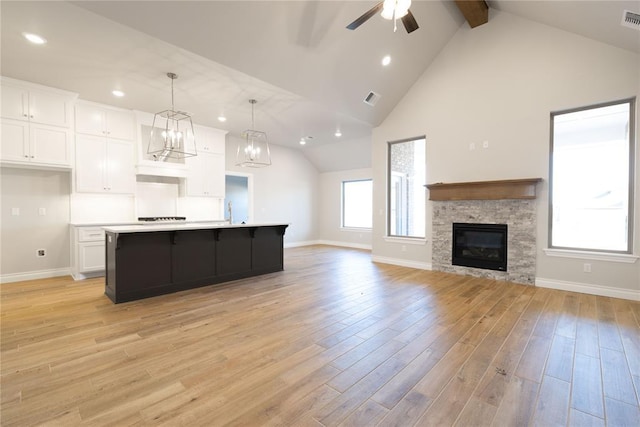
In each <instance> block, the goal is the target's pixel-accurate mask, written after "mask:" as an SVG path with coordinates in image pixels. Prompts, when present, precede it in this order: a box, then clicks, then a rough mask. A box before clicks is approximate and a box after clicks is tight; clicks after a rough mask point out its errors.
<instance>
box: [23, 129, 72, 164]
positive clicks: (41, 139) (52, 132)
mask: <svg viewBox="0 0 640 427" xmlns="http://www.w3.org/2000/svg"><path fill="white" fill-rule="evenodd" d="M29 140H30V144H29V147H30V149H29V151H30V153H31V154H30V157H31V161H32V162H34V163H42V164H48V165H61V166H71V144H70V141H71V138H70V137H69V131H68V130H67V129H64V128H60V127H57V126H46V125H40V124H31V127H30V131H29Z"/></svg>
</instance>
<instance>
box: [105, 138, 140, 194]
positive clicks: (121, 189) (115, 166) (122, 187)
mask: <svg viewBox="0 0 640 427" xmlns="http://www.w3.org/2000/svg"><path fill="white" fill-rule="evenodd" d="M105 176H106V188H107V191H109V192H110V193H125V194H133V193H135V192H136V172H135V166H134V162H133V144H132V143H130V142H125V141H116V140H108V141H107V166H106V174H105Z"/></svg>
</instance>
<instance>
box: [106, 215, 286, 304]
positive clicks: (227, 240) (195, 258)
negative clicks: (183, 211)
mask: <svg viewBox="0 0 640 427" xmlns="http://www.w3.org/2000/svg"><path fill="white" fill-rule="evenodd" d="M287 226H288V224H237V225H236V224H234V225H228V224H225V225H221V224H213V223H187V224H157V225H156V224H154V225H130V226H112V227H104V230H105V233H106V255H105V258H106V279H105V294H106V295H107V296H108V297H109V299H111V301H113V302H114V303H116V304H117V303H121V302H127V301H133V300H137V299H142V298H148V297H152V296H156V295H162V294H168V293H172V292H178V291H182V290H185V289H191V288H196V287H201V286H207V285H213V284H216V283H221V282H228V281H231V280H237V279H242V278H245V277H251V276H258V275H260V274H266V273H273V272H276V271H282V270H283V269H284V263H283V256H284V251H283V239H284V233H285V230H286V228H287Z"/></svg>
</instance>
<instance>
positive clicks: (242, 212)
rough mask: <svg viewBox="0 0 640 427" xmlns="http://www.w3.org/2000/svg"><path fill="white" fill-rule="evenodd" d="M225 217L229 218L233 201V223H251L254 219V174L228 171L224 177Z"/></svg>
mask: <svg viewBox="0 0 640 427" xmlns="http://www.w3.org/2000/svg"><path fill="white" fill-rule="evenodd" d="M224 183H225V185H224V187H225V198H224V217H225V219H229V203H231V212H232V223H233V224H242V223H249V222H251V221H252V219H253V206H252V205H253V203H252V201H253V176H252V175H250V174H242V173H233V172H227V174H226V175H225V179H224Z"/></svg>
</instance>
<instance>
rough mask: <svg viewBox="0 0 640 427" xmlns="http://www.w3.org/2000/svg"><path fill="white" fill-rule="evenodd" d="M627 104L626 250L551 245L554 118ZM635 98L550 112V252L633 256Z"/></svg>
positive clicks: (548, 242) (548, 240) (548, 235)
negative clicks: (627, 182) (627, 185)
mask: <svg viewBox="0 0 640 427" xmlns="http://www.w3.org/2000/svg"><path fill="white" fill-rule="evenodd" d="M621 104H629V176H628V179H629V188H628V195H627V197H628V202H627V203H628V205H627V206H628V212H627V249H626V250H620V251H617V250H609V249H594V248H578V247H572V246H557V245H553V154H554V151H553V148H554V139H553V137H554V123H555V121H554V118H555V117H556V116H559V115H562V114H568V113H575V112H578V111H585V110H593V109H596V108H603V107H609V106H612V105H621ZM635 115H636V97H631V98H625V99H620V100H616V101H609V102H602V103H598V104H591V105H587V106H583V107H577V108H571V109H567V110H561V111H552V112H551V114H550V136H549V141H550V142H549V200H548V203H549V205H548V206H549V216H548V222H549V224H548V227H547V229H548V230H547V232H548V234H547V246H548V248H549V249H550V250H561V251H570V252H586V253H601V254H622V255H626V254H633V253H634V238H633V235H634V232H635V230H634V220H635V216H636V211H635V204H634V194H635V188H634V187H635V186H634V177H635V175H636V162H635V160H636V159H635V153H636V150H635V141H636V126H635V125H636V123H635Z"/></svg>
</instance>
